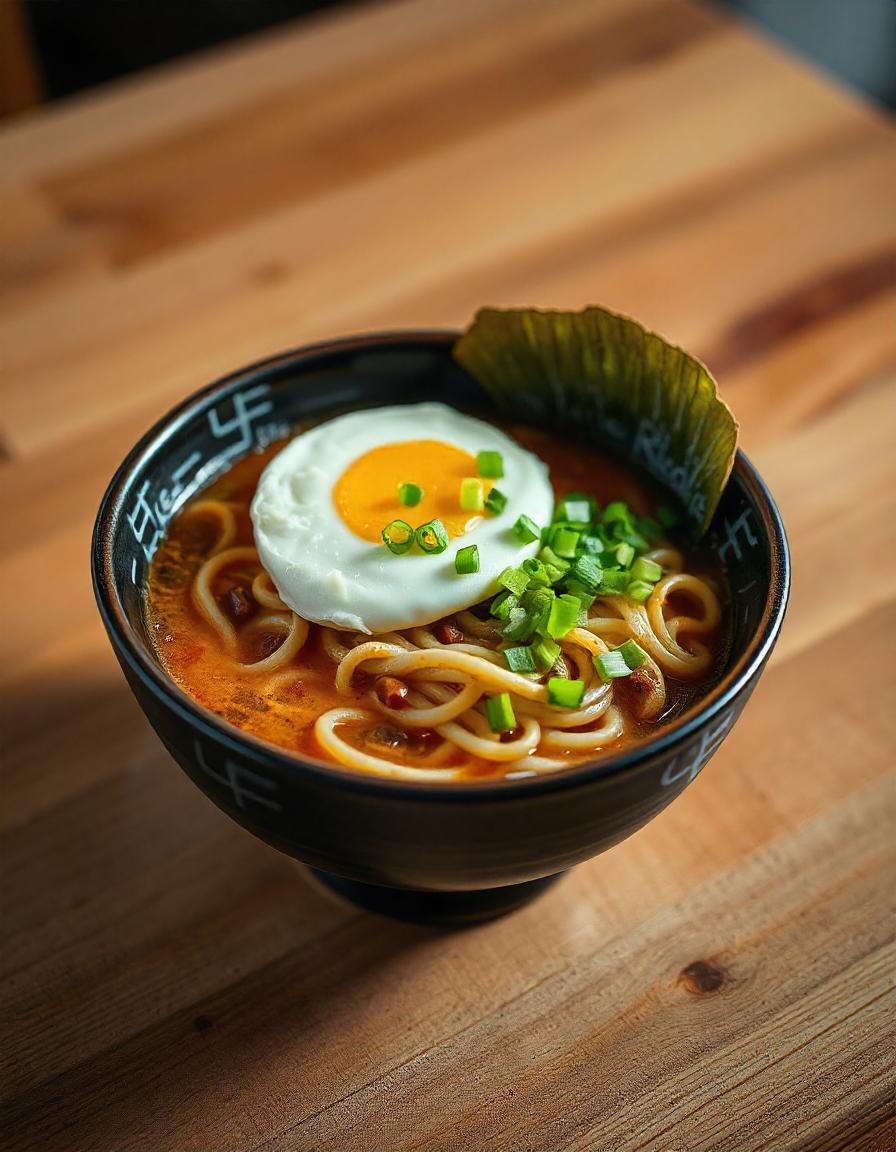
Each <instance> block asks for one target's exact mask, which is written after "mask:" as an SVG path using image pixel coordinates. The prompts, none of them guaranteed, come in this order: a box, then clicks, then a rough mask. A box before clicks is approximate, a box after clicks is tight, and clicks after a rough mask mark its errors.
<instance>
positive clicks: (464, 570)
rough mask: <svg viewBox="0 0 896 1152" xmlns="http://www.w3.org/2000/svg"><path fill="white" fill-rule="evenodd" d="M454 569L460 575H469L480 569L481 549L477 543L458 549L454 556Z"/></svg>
mask: <svg viewBox="0 0 896 1152" xmlns="http://www.w3.org/2000/svg"><path fill="white" fill-rule="evenodd" d="M454 571H455V572H456V573H457V574H458V576H469V575H471V574H472V573H473V572H478V571H479V549H478V548H477V546H476V545H475V544H471V545H470V546H469V547H468V548H459V549H458V551H457V555H456V556H455V557H454Z"/></svg>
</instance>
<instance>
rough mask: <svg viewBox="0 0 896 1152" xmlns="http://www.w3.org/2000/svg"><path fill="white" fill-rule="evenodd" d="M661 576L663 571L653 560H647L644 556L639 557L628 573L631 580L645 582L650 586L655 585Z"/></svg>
mask: <svg viewBox="0 0 896 1152" xmlns="http://www.w3.org/2000/svg"><path fill="white" fill-rule="evenodd" d="M662 575H663V570H662V568H661V567H660V566H659V564H657V562H656V561H655V560H648V559H647V557H646V556H639V557H638V559H637V560H636V561H635V562H634V564H632V570H631V572H630V576H631V578H632V580H647V581H648V582H649V583H650V584H656V582H657V580H659V579H661V578H662Z"/></svg>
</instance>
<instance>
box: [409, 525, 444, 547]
mask: <svg viewBox="0 0 896 1152" xmlns="http://www.w3.org/2000/svg"><path fill="white" fill-rule="evenodd" d="M414 536H415V538H416V540H417V547H418V548H419V549H420V551H421V552H427V553H429V554H434V553H436V552H444V551H445V549H446V548H447V547H448V533H447V532H446V531H445V525H444V524H443V523H442V521H441V520H438V519H436V520H428V521H427V522H426V524H421V525H420V527H419V528H418V529H417V531H416V532H415V533H414Z"/></svg>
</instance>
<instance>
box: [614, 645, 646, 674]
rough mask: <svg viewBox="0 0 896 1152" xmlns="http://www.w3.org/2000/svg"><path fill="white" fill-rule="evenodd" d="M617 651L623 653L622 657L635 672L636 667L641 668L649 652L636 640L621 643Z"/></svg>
mask: <svg viewBox="0 0 896 1152" xmlns="http://www.w3.org/2000/svg"><path fill="white" fill-rule="evenodd" d="M616 651H617V652H621V653H622V659H623V660H624V661H625V662H626V664H627V665H628V666H629V668H630V669H631V670H632V672H634V670H635V669H636V668H640V667H641V665H642V664H643V663H644V661H645V660H646V659H647V653H646V652H645V651H644V649H643V648H642V647H641V646H640V644H636V643H635V641H634V640H626V642H625V643H624V644H620V645H619V647H618V648H617V649H616Z"/></svg>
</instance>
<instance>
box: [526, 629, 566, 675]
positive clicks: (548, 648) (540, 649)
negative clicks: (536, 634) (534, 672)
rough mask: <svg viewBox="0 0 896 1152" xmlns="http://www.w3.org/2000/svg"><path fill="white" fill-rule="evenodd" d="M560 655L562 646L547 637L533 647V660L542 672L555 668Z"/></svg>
mask: <svg viewBox="0 0 896 1152" xmlns="http://www.w3.org/2000/svg"><path fill="white" fill-rule="evenodd" d="M559 655H560V645H559V644H555V643H554V641H553V640H549V639H548V638H547V637H546V636H543V637H542V638H541V639H540V640H539V641H538V643H537V644H533V645H532V658H533V660H534V661H535V664H536V666H537V667H538V668H540V669H541V670H542V672H546V671H547V670H548V668H553V667H554V665H555V664H556V662H557V657H558V656H559Z"/></svg>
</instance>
